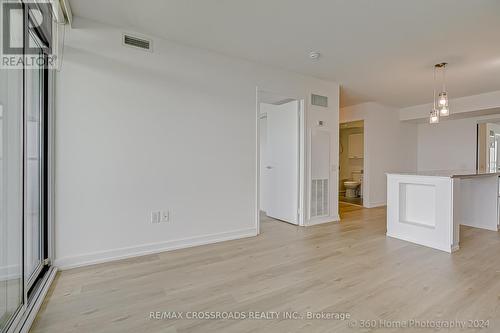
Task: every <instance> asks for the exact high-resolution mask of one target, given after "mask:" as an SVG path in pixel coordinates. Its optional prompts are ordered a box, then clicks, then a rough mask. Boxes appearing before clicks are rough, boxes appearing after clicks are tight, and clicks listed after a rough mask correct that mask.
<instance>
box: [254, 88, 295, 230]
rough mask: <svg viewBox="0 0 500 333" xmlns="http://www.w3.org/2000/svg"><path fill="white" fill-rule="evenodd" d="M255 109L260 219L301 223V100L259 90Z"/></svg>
mask: <svg viewBox="0 0 500 333" xmlns="http://www.w3.org/2000/svg"><path fill="white" fill-rule="evenodd" d="M258 109H259V113H258V116H259V119H258V121H259V126H258V128H259V174H260V177H259V184H258V186H259V191H258V192H259V220H260V221H269V220H270V219H272V220H277V221H282V222H287V223H290V224H293V225H302V221H301V220H302V219H301V215H300V206H301V192H302V191H301V188H302V185H301V173H302V166H301V165H302V163H301V160H302V153H301V151H302V146H303V135H302V128H303V121H302V120H301V119H302V113H303V112H302V111H303V103H302V101H301V100H298V99H294V98H285V97H283V96H278V95H273V94H270V93H262V94H260V96H259V103H258Z"/></svg>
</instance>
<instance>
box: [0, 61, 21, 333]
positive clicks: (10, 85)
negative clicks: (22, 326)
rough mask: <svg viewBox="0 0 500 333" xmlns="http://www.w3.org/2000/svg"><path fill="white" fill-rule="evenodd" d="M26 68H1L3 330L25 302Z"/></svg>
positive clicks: (0, 286)
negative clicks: (23, 227) (24, 172)
mask: <svg viewBox="0 0 500 333" xmlns="http://www.w3.org/2000/svg"><path fill="white" fill-rule="evenodd" d="M22 128H23V71H22V70H12V71H11V70H9V71H6V70H0V131H1V134H0V140H1V144H0V162H1V163H0V331H3V330H4V329H5V328H6V327H7V325H8V324H9V323H10V322H11V321H12V319H13V317H14V315H15V314H16V312H17V311H19V309H20V307H21V306H22V304H23V283H24V279H23V256H22V253H23V233H22V230H23V229H22V220H23V188H22V187H23V181H22V179H23V173H22V170H23V140H22V133H23V132H22Z"/></svg>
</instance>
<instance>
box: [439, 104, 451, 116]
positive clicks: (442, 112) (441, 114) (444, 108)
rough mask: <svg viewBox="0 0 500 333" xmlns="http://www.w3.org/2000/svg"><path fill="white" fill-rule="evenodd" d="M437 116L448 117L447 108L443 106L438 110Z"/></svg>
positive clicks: (448, 110) (448, 111)
mask: <svg viewBox="0 0 500 333" xmlns="http://www.w3.org/2000/svg"><path fill="white" fill-rule="evenodd" d="M439 115H440V116H443V117H447V116H449V115H450V109H448V107H447V106H443V107H442V108H441V109H439Z"/></svg>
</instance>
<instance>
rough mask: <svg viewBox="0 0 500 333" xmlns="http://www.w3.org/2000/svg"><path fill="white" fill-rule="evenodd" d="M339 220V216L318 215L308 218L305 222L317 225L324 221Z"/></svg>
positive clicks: (309, 224)
mask: <svg viewBox="0 0 500 333" xmlns="http://www.w3.org/2000/svg"><path fill="white" fill-rule="evenodd" d="M339 221H340V216H339V215H336V216H325V217H320V218H316V219H313V220H309V221H308V223H307V226H308V227H310V226H313V225H318V224H325V223H332V222H339Z"/></svg>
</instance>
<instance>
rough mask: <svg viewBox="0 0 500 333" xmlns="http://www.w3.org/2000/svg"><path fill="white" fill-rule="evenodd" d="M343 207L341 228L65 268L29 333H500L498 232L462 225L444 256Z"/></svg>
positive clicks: (269, 229) (265, 226)
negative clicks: (274, 316) (417, 325)
mask: <svg viewBox="0 0 500 333" xmlns="http://www.w3.org/2000/svg"><path fill="white" fill-rule="evenodd" d="M341 208H342V209H341V216H342V222H341V223H340V224H338V223H329V224H324V225H318V226H314V227H309V228H299V227H295V226H293V225H289V224H286V223H283V222H277V221H273V220H270V219H267V220H265V221H263V222H262V234H261V235H260V236H258V237H254V238H247V239H242V240H236V241H229V242H224V243H219V244H214V245H206V246H200V247H196V248H191V249H185V250H178V251H173V252H166V253H161V254H156V255H150V256H145V257H140V258H135V259H129V260H122V261H118V262H113V263H108V264H102V265H96V266H93V267H87V268H80V269H73V270H69V271H64V272H62V273H59V274H58V276H57V278H56V280H55V282H54V284H53V286H52V288H51V290H50V292H49V295H48V297H47V298H46V300H45V302H44V304H43V306H42V309H41V311H40V312H39V314H38V316H37V319H36V321H35V323H34V325H33V327H32V330H31V332H64V333H70V332H92V333H105V332H162V333H164V332H204V333H206V332H299V331H300V332H359V331H362V332H368V331H370V330H361V329H360V328H359V325H360V323H361V320H369V319H376V320H378V319H383V320H390V321H396V320H412V319H417V320H430V321H432V320H439V321H443V320H469V319H472V320H476V319H477V320H490V325H489V326H490V327H489V328H488V329H465V330H458V329H453V330H443V332H456V331H461V332H476V331H477V332H500V233H496V232H491V231H485V230H479V229H472V228H465V227H464V228H462V229H461V232H462V233H461V236H462V239H461V244H460V245H461V249H460V251H459V252H457V253H454V254H452V255H450V254H447V253H444V252H441V251H437V250H433V249H430V248H426V247H422V246H419V245H414V244H410V243H407V242H404V241H400V240H396V239H390V238H387V237H386V236H385V208H375V209H363V208H359V207H355V206H347V205H342V207H341ZM153 311H297V312H301V313H302V312H306V311H314V312H320V311H324V312H348V313H350V315H351V318H352V320H351V321H339V320H245V321H241V320H227V321H223V320H186V319H184V320H155V319H150V318H149V315H150V312H153ZM349 322H353V323H354V324H355V325H358V326H357V327H354V328H350V327H348V323H349ZM376 331H377V332H386V331H387V332H414V331H417V332H434V330H433V329H424V330H415V329H404V330H403V329H387V328H385V329H377V330H376Z"/></svg>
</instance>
